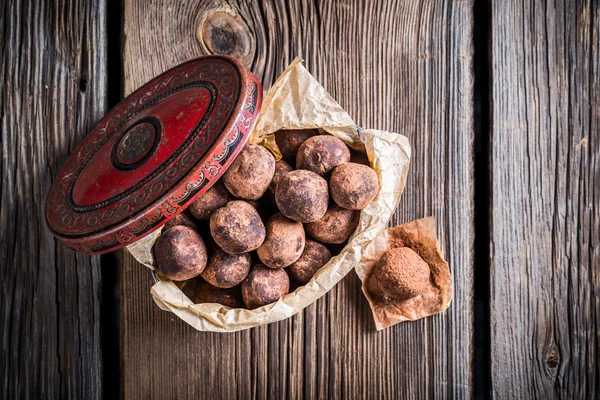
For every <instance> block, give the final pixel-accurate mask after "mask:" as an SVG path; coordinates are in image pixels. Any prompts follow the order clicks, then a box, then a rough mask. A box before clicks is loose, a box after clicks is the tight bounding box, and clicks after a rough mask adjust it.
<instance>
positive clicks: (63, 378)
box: [0, 0, 106, 399]
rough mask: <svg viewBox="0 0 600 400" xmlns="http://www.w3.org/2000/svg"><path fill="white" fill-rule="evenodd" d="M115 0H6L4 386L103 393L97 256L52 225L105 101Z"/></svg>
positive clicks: (2, 80) (0, 43)
mask: <svg viewBox="0 0 600 400" xmlns="http://www.w3.org/2000/svg"><path fill="white" fill-rule="evenodd" d="M104 25H105V4H104V2H103V1H97V2H94V3H93V4H92V2H91V1H64V2H37V1H28V0H8V1H4V2H2V3H0V39H1V40H0V132H1V135H2V139H1V144H2V148H1V155H2V157H1V163H0V176H1V178H0V192H1V197H0V287H1V294H0V298H1V299H2V304H1V305H0V337H1V340H0V342H1V345H0V346H1V350H0V357H1V358H0V398H3V399H13V398H14V399H16V398H19V399H20V398H24V399H25V398H33V399H36V398H90V399H96V398H100V397H101V396H102V357H101V349H100V301H101V283H102V282H101V276H100V262H99V258H98V257H88V256H82V255H76V254H75V253H73V252H72V251H70V250H68V249H67V248H65V247H64V246H62V245H60V244H59V243H57V242H56V241H55V240H54V238H53V237H52V235H51V233H50V231H49V230H48V229H47V228H46V226H45V222H44V221H45V219H44V206H43V205H44V202H45V197H46V193H47V191H48V188H49V186H50V183H51V181H52V180H53V178H54V177H55V176H56V174H57V172H58V170H59V168H60V167H61V165H62V163H63V162H64V161H65V159H66V157H67V155H68V154H69V153H70V152H71V151H72V150H73V148H74V146H75V145H76V144H77V142H78V141H79V140H80V139H81V138H82V137H83V136H84V135H85V133H86V132H87V130H88V129H89V128H90V127H91V125H92V124H93V123H94V122H95V121H96V120H97V119H99V118H100V117H101V116H102V115H103V113H104V112H105V111H106V109H105V104H106V40H105V39H106V38H105V30H104Z"/></svg>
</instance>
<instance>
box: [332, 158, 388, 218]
mask: <svg viewBox="0 0 600 400" xmlns="http://www.w3.org/2000/svg"><path fill="white" fill-rule="evenodd" d="M329 190H330V192H331V197H333V200H334V201H335V202H336V203H337V204H338V205H339V206H340V207H344V208H348V209H350V210H362V209H363V208H365V207H366V206H368V205H369V204H370V203H371V202H372V201H373V199H374V198H375V196H377V192H378V190H379V180H378V179H377V174H376V173H375V171H373V169H372V168H371V167H367V166H366V165H361V164H356V163H347V164H343V165H340V166H338V167H336V168H335V169H334V170H333V172H332V173H331V178H330V179H329Z"/></svg>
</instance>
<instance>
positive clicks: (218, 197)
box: [187, 181, 231, 221]
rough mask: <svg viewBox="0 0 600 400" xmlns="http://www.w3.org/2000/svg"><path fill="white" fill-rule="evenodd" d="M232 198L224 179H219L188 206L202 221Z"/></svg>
mask: <svg viewBox="0 0 600 400" xmlns="http://www.w3.org/2000/svg"><path fill="white" fill-rule="evenodd" d="M229 200H231V195H230V194H229V192H228V191H227V189H226V188H225V186H224V185H223V182H222V181H217V182H216V183H215V184H214V185H212V186H211V187H210V188H209V189H208V190H207V191H206V192H204V193H202V194H201V195H200V197H198V198H197V199H196V200H194V201H193V202H192V204H190V205H189V207H188V208H187V209H188V210H189V211H190V212H191V213H192V215H193V216H194V218H196V219H199V220H201V221H204V220H208V219H210V216H211V215H212V213H214V212H215V211H216V210H217V209H219V208H221V207H223V206H224V205H225V204H227V202H229Z"/></svg>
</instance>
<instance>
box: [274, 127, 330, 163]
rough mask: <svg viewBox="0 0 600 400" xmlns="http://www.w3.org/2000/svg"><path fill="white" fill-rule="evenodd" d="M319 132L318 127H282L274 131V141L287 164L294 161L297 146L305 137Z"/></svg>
mask: <svg viewBox="0 0 600 400" xmlns="http://www.w3.org/2000/svg"><path fill="white" fill-rule="evenodd" d="M318 134H319V130H318V129H282V130H280V131H277V132H275V142H276V143H277V147H279V151H280V152H281V157H283V159H284V160H285V161H287V162H288V163H289V164H292V165H294V164H295V163H296V153H298V148H299V147H300V145H301V144H302V143H304V142H305V141H306V139H308V138H310V137H313V136H315V135H318Z"/></svg>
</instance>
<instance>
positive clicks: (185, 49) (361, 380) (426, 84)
mask: <svg viewBox="0 0 600 400" xmlns="http://www.w3.org/2000/svg"><path fill="white" fill-rule="evenodd" d="M259 3H260V4H256V3H253V2H236V1H228V2H221V1H214V2H210V1H188V2H184V3H181V2H173V1H169V0H155V1H150V2H142V1H141V0H126V1H125V8H124V33H125V42H124V54H123V59H124V77H125V92H126V93H129V92H131V91H132V90H134V89H135V88H137V87H139V86H140V85H142V84H143V83H144V82H146V81H147V80H148V79H150V78H152V77H153V76H155V75H156V74H158V73H160V72H162V71H164V70H165V69H167V68H169V67H172V66H174V65H176V64H178V63H180V62H182V61H185V60H188V59H191V58H194V57H197V56H200V55H203V54H206V53H208V52H224V53H229V54H236V55H238V56H239V57H241V58H242V59H243V60H245V62H246V65H247V66H249V67H250V68H251V69H252V70H253V71H254V72H255V73H256V74H257V76H259V77H260V78H261V79H262V81H263V83H264V85H265V87H267V88H268V87H269V86H270V84H271V83H272V82H273V81H274V79H275V78H276V77H277V76H278V75H279V74H280V73H281V72H282V71H283V69H284V68H285V67H286V66H287V65H288V63H289V62H291V61H292V60H293V58H294V57H296V56H302V57H303V58H304V59H305V60H306V66H307V68H308V69H309V71H311V72H312V73H313V74H314V75H315V76H316V78H317V79H318V80H319V81H320V82H321V83H322V84H323V85H324V86H325V88H326V89H327V90H328V91H329V92H330V93H331V94H332V95H333V96H334V97H335V98H336V99H337V100H338V101H339V102H340V104H341V105H342V106H343V107H345V108H346V109H347V110H348V112H349V113H350V115H352V116H353V117H354V118H355V120H356V122H357V123H358V124H360V125H362V126H364V127H373V128H380V129H387V130H390V131H395V132H400V133H403V134H405V135H406V136H408V137H409V139H410V140H411V142H412V144H413V145H414V153H413V161H412V165H411V173H410V177H409V181H408V184H407V189H406V191H405V194H404V197H403V200H402V202H401V206H400V208H399V211H398V213H397V214H396V216H395V218H394V220H393V223H394V224H396V223H401V222H408V221H410V220H412V219H416V218H420V217H423V216H427V215H434V216H435V217H436V218H437V224H438V230H439V231H438V232H439V236H440V239H441V242H442V247H443V250H444V253H445V254H446V256H447V258H448V260H449V263H450V266H451V269H452V272H453V275H454V284H455V297H454V302H453V303H452V305H451V307H450V310H449V311H448V312H446V313H444V314H441V315H438V316H434V317H432V318H428V319H426V320H422V321H418V322H414V323H404V324H401V325H399V326H396V327H394V328H391V329H388V330H386V331H383V332H379V333H377V332H376V331H375V327H374V323H373V322H372V317H371V313H370V310H369V308H368V304H367V302H366V300H365V299H364V297H363V296H362V294H361V291H360V285H359V281H358V279H357V277H356V275H355V274H354V272H351V273H350V274H349V276H348V277H346V278H345V279H344V280H343V281H342V282H341V283H340V284H339V285H338V286H337V287H336V288H334V289H333V290H332V291H331V292H330V293H328V294H327V295H326V296H324V297H323V298H322V299H320V300H319V301H317V302H316V303H315V304H313V305H311V306H309V307H308V308H307V309H305V310H304V311H303V312H301V313H299V314H298V315H296V316H294V317H293V318H291V319H289V320H287V321H283V322H280V323H277V324H272V325H269V326H265V327H261V328H256V329H252V330H249V331H244V332H238V333H233V334H215V333H202V332H196V331H194V330H193V329H192V328H190V327H188V326H187V325H186V324H185V323H183V322H182V321H180V320H178V318H177V317H176V316H174V315H173V314H169V313H166V312H164V311H161V310H159V309H158V308H157V307H156V306H155V305H154V303H153V301H152V299H151V296H150V294H149V290H150V286H151V280H150V275H149V272H148V271H147V270H146V269H145V268H144V267H143V266H141V265H139V264H137V263H136V262H135V261H134V260H133V258H132V257H131V256H130V255H129V254H125V253H123V254H122V261H121V264H122V270H121V283H122V285H121V299H122V300H121V351H122V354H121V359H122V368H123V369H122V388H123V393H124V397H125V398H187V397H197V398H235V397H240V398H265V397H267V396H268V397H270V398H283V397H289V398H301V397H308V398H315V397H321V398H382V397H386V398H399V397H402V398H424V397H429V398H431V397H436V398H447V397H457V398H463V397H468V396H470V395H471V393H472V387H471V383H472V351H473V348H472V346H473V345H472V330H473V316H472V311H473V299H472V290H473V187H472V181H473V136H474V133H473V111H472V102H473V71H472V53H473V48H472V32H473V15H472V2H470V1H466V2H465V1H462V2H458V1H457V2H452V1H451V2H442V1H423V2H407V1H385V2H384V1H378V2H368V4H364V3H359V2H344V1H326V2H307V1H292V2H283V1H277V2H273V1H265V2H259ZM413 3H414V4H413ZM215 15H217V16H215ZM219 15H220V17H219ZM207 21H208V22H207ZM206 24H208V25H206Z"/></svg>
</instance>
